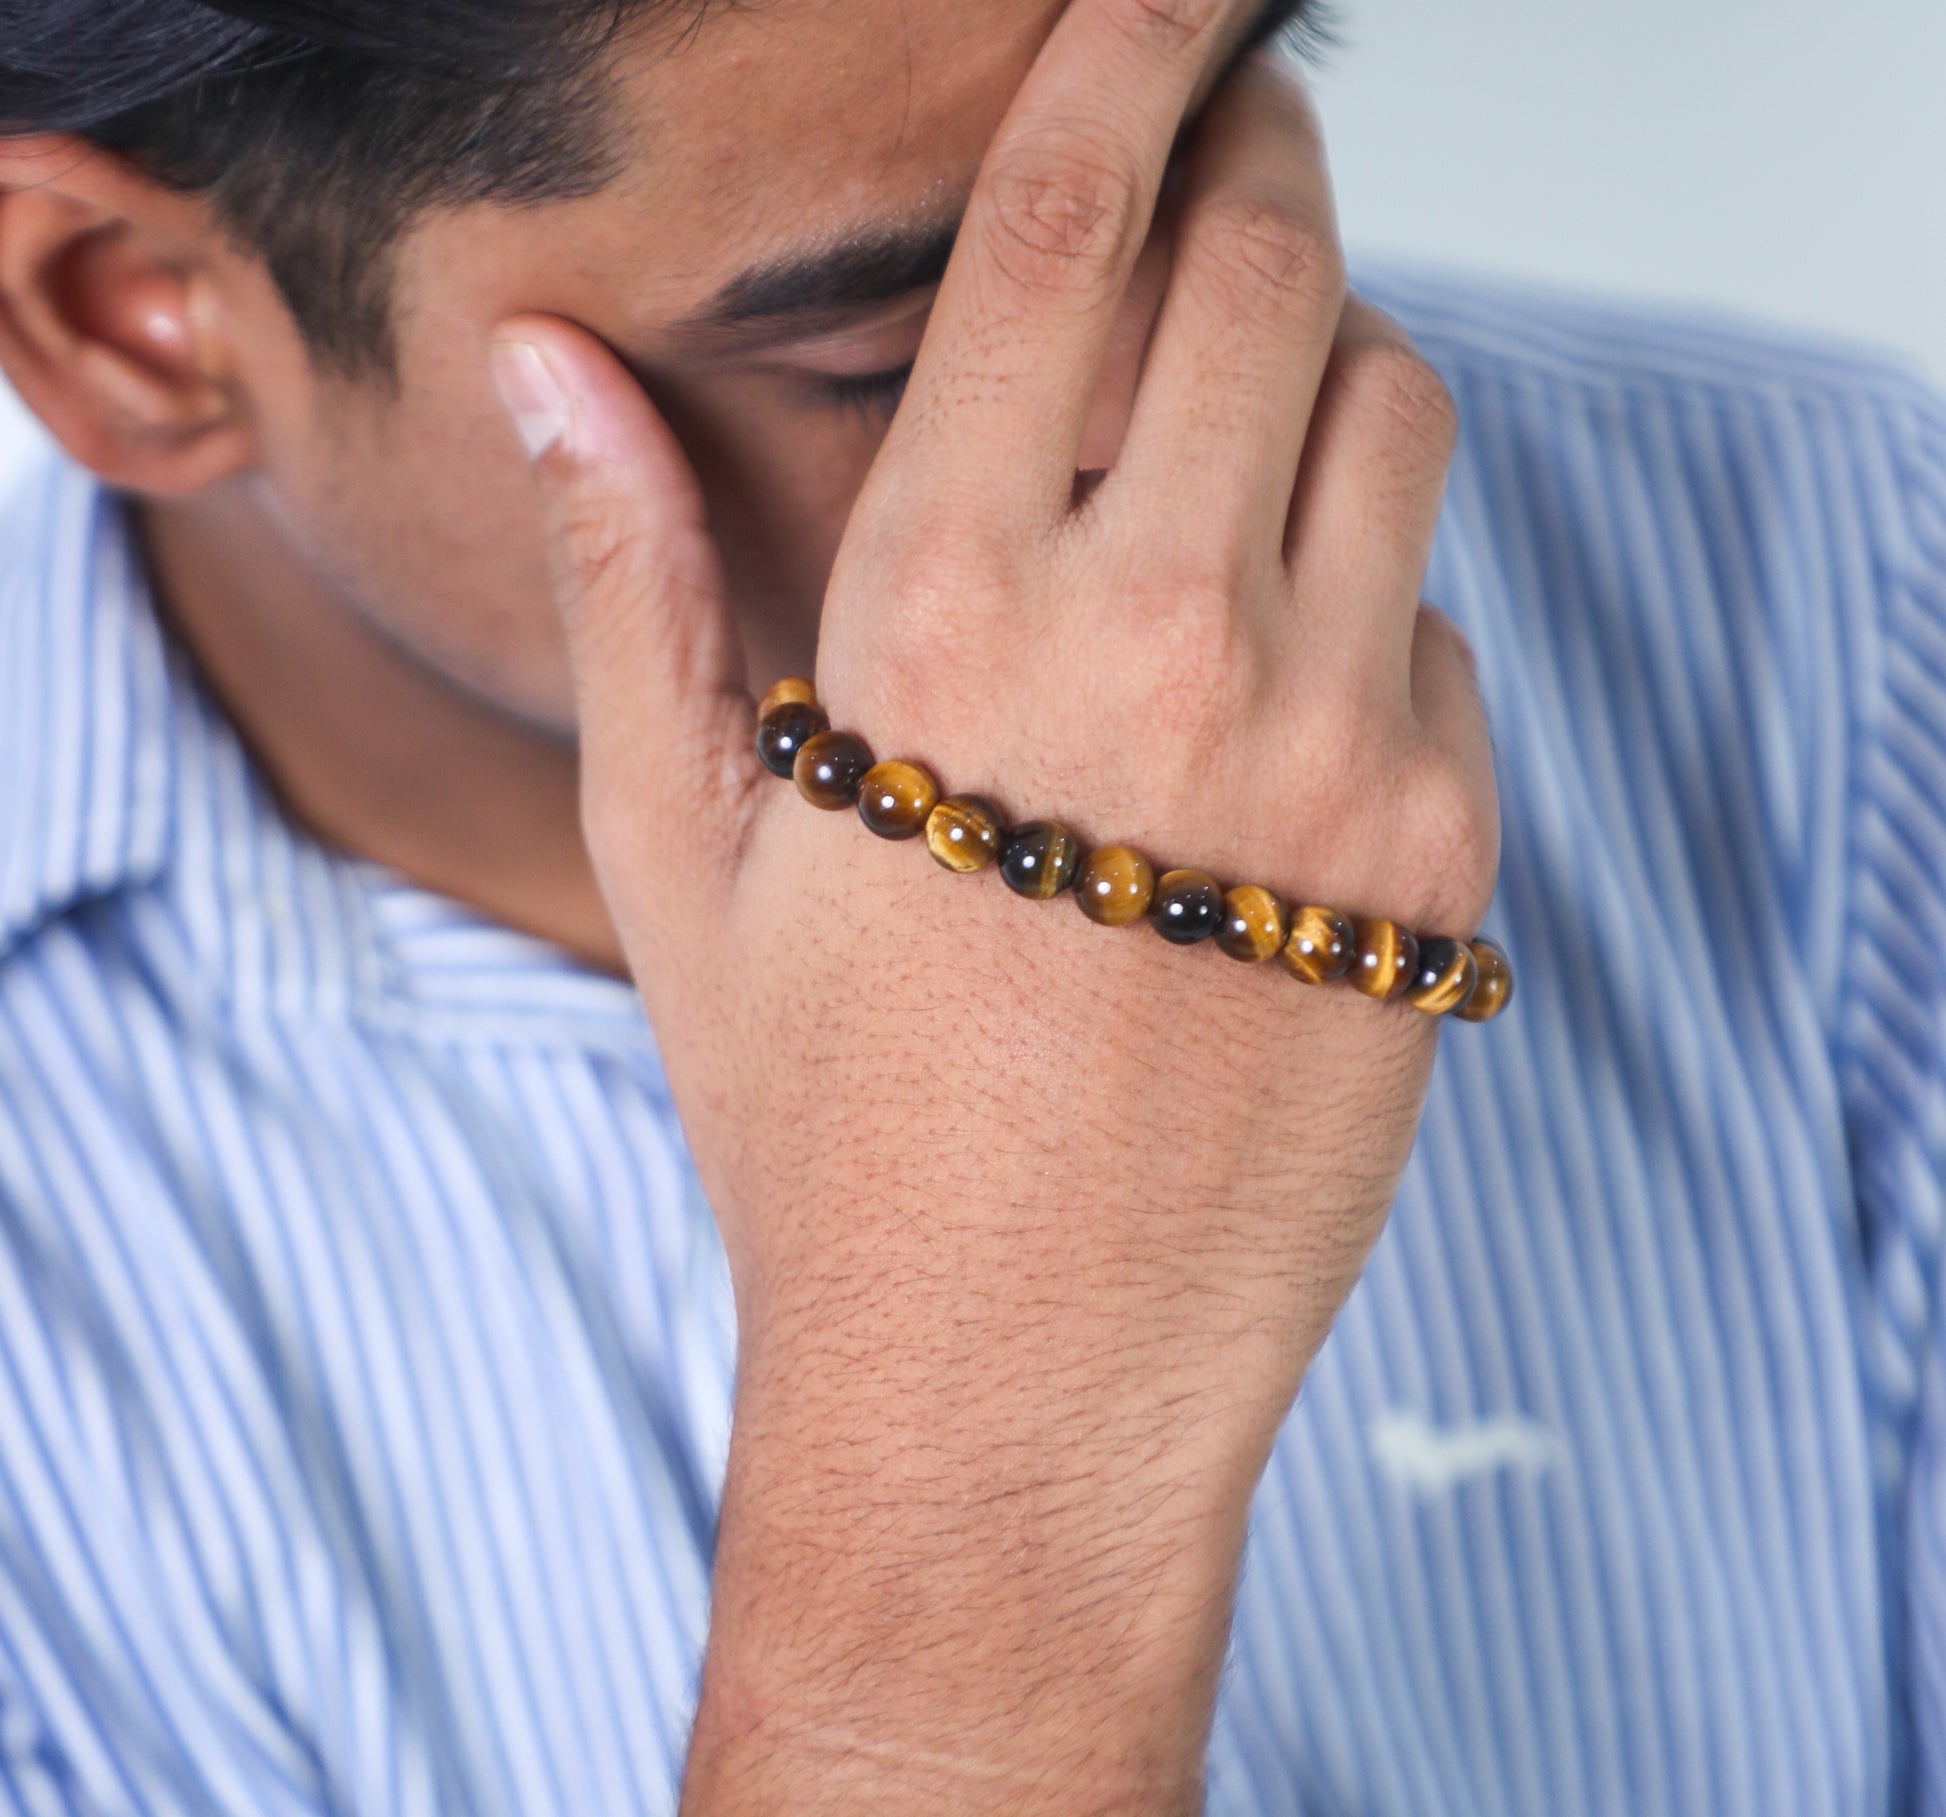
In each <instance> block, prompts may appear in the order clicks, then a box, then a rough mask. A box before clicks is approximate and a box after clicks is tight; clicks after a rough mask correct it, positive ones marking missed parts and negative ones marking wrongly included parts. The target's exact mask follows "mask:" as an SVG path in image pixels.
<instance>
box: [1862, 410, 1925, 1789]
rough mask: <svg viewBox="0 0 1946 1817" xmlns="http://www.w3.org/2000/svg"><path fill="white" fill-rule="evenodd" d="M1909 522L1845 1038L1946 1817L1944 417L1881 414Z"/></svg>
mask: <svg viewBox="0 0 1946 1817" xmlns="http://www.w3.org/2000/svg"><path fill="white" fill-rule="evenodd" d="M1885 421H1886V427H1887V429H1888V430H1889V434H1887V435H1885V436H1883V437H1881V438H1875V439H1876V440H1878V441H1879V442H1880V444H1881V445H1883V446H1886V447H1888V448H1889V459H1890V460H1891V462H1892V464H1893V467H1894V469H1895V473H1894V475H1893V476H1892V477H1894V478H1895V482H1896V483H1895V484H1894V485H1893V486H1892V487H1889V488H1887V489H1886V495H1887V496H1889V497H1893V498H1897V499H1898V500H1900V501H1901V509H1900V512H1899V515H1898V518H1897V519H1896V520H1894V521H1889V522H1887V523H1886V524H1884V525H1880V526H1876V527H1875V529H1876V535H1875V537H1874V541H1875V543H1876V545H1877V546H1878V547H1879V548H1880V549H1882V550H1883V551H1884V553H1883V555H1882V557H1881V559H1882V561H1883V563H1884V582H1885V584H1884V587H1883V592H1882V597H1883V598H1884V600H1885V609H1884V614H1883V618H1882V620H1881V622H1880V624H1879V625H1877V626H1876V627H1871V628H1869V629H1868V630H1866V631H1865V632H1864V640H1865V661H1864V663H1863V664H1862V669H1863V674H1864V680H1865V684H1866V685H1865V687H1864V689H1863V693H1864V701H1863V705H1862V710H1861V714H1860V721H1859V725H1860V738H1859V743H1858V746H1857V749H1856V753H1855V756H1854V770H1853V777H1852V787H1853V791H1854V794H1853V799H1854V804H1855V805H1854V809H1853V813H1852V825H1851V838H1852V842H1853V847H1852V849H1853V853H1854V863H1853V865H1852V867H1851V869H1852V890H1853V897H1852V902H1851V906H1850V918H1849V925H1850V933H1849V940H1848V951H1847V961H1846V986H1845V996H1844V1003H1843V1010H1842V1020H1841V1025H1840V1030H1839V1036H1840V1044H1841V1066H1842V1071H1843V1080H1844V1085H1843V1089H1844V1093H1845V1110H1846V1120H1847V1129H1848V1139H1849V1146H1850V1158H1851V1164H1852V1170H1853V1182H1854V1188H1855V1192H1856V1196H1857V1208H1858V1213H1859V1220H1860V1222H1859V1231H1860V1241H1861V1243H1862V1246H1863V1257H1864V1262H1865V1280H1866V1283H1867V1288H1868V1304H1867V1306H1866V1309H1865V1319H1866V1326H1865V1338H1866V1354H1865V1368H1866V1379H1867V1381H1868V1383H1869V1384H1870V1386H1871V1388H1872V1390H1873V1393H1874V1407H1873V1419H1874V1432H1873V1442H1874V1450H1875V1457H1874V1464H1875V1468H1876V1470H1877V1472H1878V1475H1879V1480H1880V1489H1881V1495H1882V1497H1883V1503H1882V1505H1887V1506H1889V1507H1890V1508H1891V1509H1892V1510H1893V1512H1894V1516H1895V1517H1894V1518H1893V1519H1892V1520H1891V1521H1889V1522H1888V1532H1889V1536H1890V1537H1889V1540H1888V1551H1887V1560H1886V1562H1887V1567H1888V1570H1887V1582H1888V1595H1889V1597H1890V1601H1891V1607H1890V1609H1889V1616H1890V1633H1891V1641H1892V1662H1891V1663H1892V1667H1893V1683H1894V1684H1895V1686H1896V1685H1899V1684H1901V1683H1903V1685H1904V1687H1905V1705H1906V1707H1905V1710H1904V1711H1903V1713H1902V1714H1903V1716H1904V1719H1905V1721H1904V1727H1905V1730H1906V1739H1907V1742H1908V1744H1909V1756H1908V1757H1909V1760H1910V1763H1911V1772H1912V1776H1913V1792H1914V1799H1913V1804H1914V1807H1915V1808H1917V1809H1919V1810H1922V1811H1925V1812H1929V1813H1939V1814H1940V1817H1946V1320H1942V1314H1941V1298H1942V1293H1941V1263H1942V1249H1943V1248H1946V408H1942V406H1940V405H1939V404H1937V403H1936V402H1934V401H1933V400H1931V399H1930V398H1927V397H1924V396H1923V395H1920V394H1917V393H1915V394H1914V395H1913V396H1912V397H1911V398H1910V399H1908V400H1905V401H1904V402H1902V403H1899V404H1896V405H1889V406H1887V416H1886V419H1885Z"/></svg>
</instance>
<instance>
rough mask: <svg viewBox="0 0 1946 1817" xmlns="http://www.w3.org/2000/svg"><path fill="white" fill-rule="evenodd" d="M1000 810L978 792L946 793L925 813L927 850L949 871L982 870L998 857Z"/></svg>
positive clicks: (1000, 828)
mask: <svg viewBox="0 0 1946 1817" xmlns="http://www.w3.org/2000/svg"><path fill="white" fill-rule="evenodd" d="M1004 835H1005V829H1004V826H1003V824H1002V822H1001V819H1000V810H999V809H998V808H997V807H995V806H994V805H993V803H992V802H990V801H988V800H987V799H986V798H985V797H984V796H981V795H948V796H946V797H945V799H944V800H942V801H941V802H940V803H939V805H938V806H937V807H935V808H934V809H933V811H932V812H931V813H930V814H928V815H927V816H926V850H927V851H929V852H930V853H932V855H933V856H934V857H935V858H936V859H938V860H939V862H940V863H941V864H943V865H944V866H945V867H946V868H947V869H948V870H949V871H960V872H967V871H983V870H985V869H986V868H987V866H988V865H990V864H991V863H992V862H993V861H994V860H995V859H996V858H998V857H999V856H1000V841H1001V839H1002V838H1003V837H1004Z"/></svg>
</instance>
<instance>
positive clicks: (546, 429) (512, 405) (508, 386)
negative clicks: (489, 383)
mask: <svg viewBox="0 0 1946 1817" xmlns="http://www.w3.org/2000/svg"><path fill="white" fill-rule="evenodd" d="M491 358H492V365H493V382H494V384H495V385H496V386H497V387H498V389H499V392H500V401H501V403H502V404H504V405H505V406H506V408H507V414H508V415H509V416H510V417H512V418H513V424H514V428H515V429H516V430H517V431H518V432H519V435H520V445H521V446H522V447H523V448H525V449H526V450H527V458H528V459H529V460H535V461H537V460H539V459H540V457H541V456H542V455H543V454H545V453H546V452H547V451H548V449H550V448H552V447H553V446H554V444H555V443H556V442H558V441H559V440H560V439H561V437H562V436H564V435H565V434H566V433H567V429H568V394H567V393H566V392H565V391H563V390H562V389H561V382H560V380H559V379H557V378H556V377H555V376H554V371H553V368H552V367H550V366H549V365H548V363H547V361H546V360H545V359H544V358H543V357H542V356H541V350H540V349H539V348H538V347H536V346H534V344H533V343H532V342H531V341H495V342H494V343H493V347H492V353H491Z"/></svg>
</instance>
